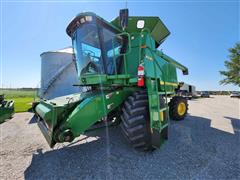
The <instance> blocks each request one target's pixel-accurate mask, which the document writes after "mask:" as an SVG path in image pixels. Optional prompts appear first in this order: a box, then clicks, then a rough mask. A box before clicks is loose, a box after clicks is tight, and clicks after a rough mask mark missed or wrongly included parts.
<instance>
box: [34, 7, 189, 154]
mask: <svg viewBox="0 0 240 180" xmlns="http://www.w3.org/2000/svg"><path fill="white" fill-rule="evenodd" d="M66 31H67V34H68V35H69V36H70V37H71V39H72V44H73V49H74V55H75V59H76V67H77V71H78V76H79V83H78V84H76V86H82V87H84V88H83V89H84V91H82V92H79V93H78V94H72V95H68V96H63V97H59V98H55V99H52V100H45V101H44V100H43V101H41V102H40V103H39V104H38V105H37V106H36V108H35V111H36V114H37V116H38V125H39V127H40V129H41V131H42V133H43V135H44V136H45V138H46V140H47V142H48V143H49V145H50V147H53V146H54V145H55V144H56V143H62V142H71V141H73V140H74V138H76V137H78V136H80V135H81V134H84V133H85V132H86V131H88V130H90V129H93V128H94V127H99V124H101V122H102V123H103V124H107V125H112V124H120V127H121V130H122V133H123V135H124V136H125V137H126V139H127V140H128V142H129V143H130V144H131V145H132V146H133V147H134V148H135V149H137V150H140V151H150V150H153V149H155V148H158V147H160V145H161V144H162V143H163V142H164V140H165V139H167V138H168V125H169V119H170V118H171V119H173V120H181V119H184V117H185V116H186V114H187V109H188V105H187V100H186V99H185V98H183V97H179V96H176V95H175V92H176V91H177V90H178V89H179V84H178V81H177V73H176V68H178V69H180V70H181V71H182V72H183V74H188V69H187V68H186V67H185V66H183V65H181V64H180V63H178V62H177V61H175V60H173V59H172V58H171V57H169V56H167V55H166V54H164V53H163V52H162V51H159V50H157V48H158V47H159V46H160V44H161V43H163V41H164V40H165V39H166V37H167V36H168V35H169V34H170V32H169V31H168V29H167V28H166V26H165V25H164V24H163V22H162V21H161V20H160V19H159V18H158V17H143V16H139V17H130V16H128V10H127V9H123V10H120V16H119V17H117V18H116V19H115V20H113V21H112V22H107V21H105V20H104V19H102V18H101V17H99V16H97V15H96V14H94V13H90V12H88V13H80V14H79V15H78V16H76V17H75V18H74V19H73V20H72V21H71V23H70V24H69V25H68V27H67V30H66ZM167 98H168V99H170V98H171V99H170V102H169V103H168V100H167ZM104 127H105V126H104Z"/></svg>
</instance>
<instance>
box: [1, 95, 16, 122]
mask: <svg viewBox="0 0 240 180" xmlns="http://www.w3.org/2000/svg"><path fill="white" fill-rule="evenodd" d="M13 114H14V101H13V100H10V101H6V100H4V95H3V94H1V95H0V123H3V122H4V121H5V120H6V119H9V118H11V117H12V115H13Z"/></svg>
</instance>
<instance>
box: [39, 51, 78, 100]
mask: <svg viewBox="0 0 240 180" xmlns="http://www.w3.org/2000/svg"><path fill="white" fill-rule="evenodd" d="M77 82H78V77H77V71H76V67H75V63H74V61H73V56H72V54H71V53H65V52H45V53H43V54H41V88H40V98H41V99H42V98H44V99H53V98H55V97H59V96H64V95H68V94H73V93H77V92H79V91H80V90H81V88H80V87H76V86H73V85H74V84H77Z"/></svg>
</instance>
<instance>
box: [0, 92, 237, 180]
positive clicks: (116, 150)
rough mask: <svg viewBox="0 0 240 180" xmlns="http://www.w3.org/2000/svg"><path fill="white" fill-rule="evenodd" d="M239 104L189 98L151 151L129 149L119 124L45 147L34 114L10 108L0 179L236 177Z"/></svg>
mask: <svg viewBox="0 0 240 180" xmlns="http://www.w3.org/2000/svg"><path fill="white" fill-rule="evenodd" d="M239 105H240V101H239V99H231V98H229V97H227V96H213V97H212V98H206V99H196V100H190V101H189V114H188V116H187V118H186V119H185V120H184V121H180V122H173V121H171V124H170V127H169V140H168V141H166V143H164V144H163V145H162V146H161V148H160V149H158V150H155V151H154V152H152V153H140V152H136V151H134V150H133V149H131V148H130V147H129V146H128V145H127V143H126V141H125V139H124V138H123V137H122V135H121V132H120V129H119V128H118V127H113V128H109V129H106V130H104V129H103V130H98V131H96V132H91V133H89V134H88V135H87V137H86V136H81V137H80V138H79V139H77V141H76V143H74V144H64V145H62V144H59V145H57V146H56V147H55V148H54V149H50V148H49V147H48V145H47V143H46V141H45V139H44V138H43V136H42V134H41V133H40V130H39V129H38V127H37V125H36V123H35V122H34V120H33V119H31V118H32V116H33V115H32V114H31V113H19V114H15V116H14V118H13V119H12V120H10V121H8V122H6V123H3V124H1V125H0V130H1V142H0V146H1V149H0V156H1V165H0V179H11V180H12V179H138V180H139V179H160V178H162V179H240V135H239V134H240V119H239V118H240V115H239ZM108 135H109V136H108ZM84 138H85V139H84ZM82 139H83V140H82Z"/></svg>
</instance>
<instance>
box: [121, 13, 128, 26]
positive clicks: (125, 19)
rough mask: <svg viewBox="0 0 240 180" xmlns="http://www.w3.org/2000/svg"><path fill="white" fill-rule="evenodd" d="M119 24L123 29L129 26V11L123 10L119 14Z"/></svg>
mask: <svg viewBox="0 0 240 180" xmlns="http://www.w3.org/2000/svg"><path fill="white" fill-rule="evenodd" d="M119 22H120V26H121V27H122V29H125V28H126V27H127V26H128V9H121V10H120V13H119Z"/></svg>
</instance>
